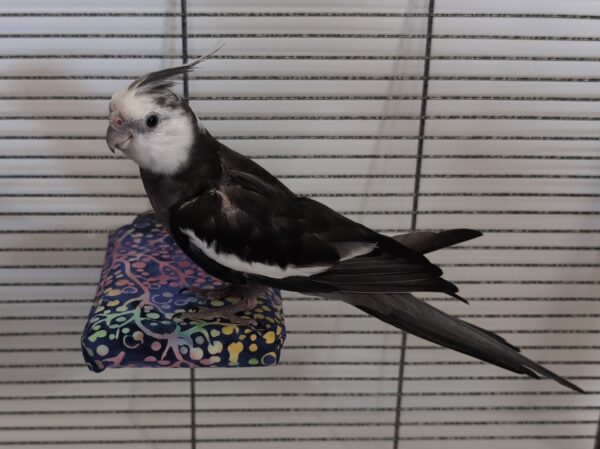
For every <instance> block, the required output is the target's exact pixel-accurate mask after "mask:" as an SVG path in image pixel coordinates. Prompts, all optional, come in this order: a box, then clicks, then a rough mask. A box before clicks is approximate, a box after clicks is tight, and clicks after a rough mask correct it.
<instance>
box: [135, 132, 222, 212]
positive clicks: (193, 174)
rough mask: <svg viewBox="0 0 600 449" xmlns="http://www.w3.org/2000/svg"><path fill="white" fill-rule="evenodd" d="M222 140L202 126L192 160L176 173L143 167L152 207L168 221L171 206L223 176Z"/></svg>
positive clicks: (142, 174)
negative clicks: (220, 149)
mask: <svg viewBox="0 0 600 449" xmlns="http://www.w3.org/2000/svg"><path fill="white" fill-rule="evenodd" d="M218 148H219V142H218V141H217V140H216V139H215V138H214V137H212V136H211V135H210V134H209V133H208V132H207V131H206V130H204V129H203V128H200V127H198V128H197V132H196V133H195V137H194V143H193V147H192V148H191V151H190V153H189V154H190V156H189V158H188V160H187V161H186V162H185V163H184V164H183V165H182V166H181V168H180V169H179V170H178V171H177V172H176V173H174V174H170V175H166V174H160V173H154V172H151V171H148V170H144V169H143V168H140V174H141V177H142V181H143V183H144V188H145V189H146V193H147V194H148V198H149V199H150V202H151V204H152V207H153V208H154V210H155V211H156V213H157V214H158V217H159V219H160V220H161V221H163V222H164V223H165V224H167V222H168V213H169V210H170V208H171V207H172V206H173V205H174V204H176V203H178V202H180V201H182V200H185V199H187V198H190V197H191V196H195V195H198V194H201V193H202V192H204V191H206V190H209V189H212V188H214V187H215V186H217V185H218V184H219V183H220V181H221V180H222V178H223V168H222V166H221V160H220V158H219V154H218Z"/></svg>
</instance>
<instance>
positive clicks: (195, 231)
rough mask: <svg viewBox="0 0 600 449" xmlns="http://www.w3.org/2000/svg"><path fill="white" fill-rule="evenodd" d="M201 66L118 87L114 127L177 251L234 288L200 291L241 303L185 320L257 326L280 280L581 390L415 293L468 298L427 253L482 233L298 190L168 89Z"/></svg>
mask: <svg viewBox="0 0 600 449" xmlns="http://www.w3.org/2000/svg"><path fill="white" fill-rule="evenodd" d="M198 62H199V61H196V62H194V63H191V64H188V65H183V66H180V67H174V68H170V69H165V70H160V71H157V72H153V73H149V74H147V75H144V76H142V77H141V78H139V79H137V80H135V81H134V82H133V83H132V84H131V85H130V86H129V87H127V88H126V89H124V90H122V91H120V92H117V93H116V94H114V95H113V97H112V99H111V101H110V108H109V111H110V117H109V120H110V125H109V127H108V130H107V134H106V141H107V143H108V146H109V148H110V149H111V150H112V151H113V152H114V151H115V150H119V151H121V152H122V153H123V154H124V155H125V156H126V157H128V158H129V159H132V160H133V161H134V162H136V163H137V164H138V165H139V167H140V173H141V177H142V181H143V183H144V187H145V189H146V192H147V194H148V197H149V199H150V202H151V204H152V206H153V208H154V209H155V211H156V213H157V216H158V217H159V219H160V220H161V221H162V222H163V223H164V225H165V226H166V227H167V228H168V229H169V230H170V233H171V235H172V236H173V238H174V240H175V241H176V242H177V244H178V245H179V246H180V247H181V249H182V250H183V251H184V252H185V253H186V254H187V255H188V256H189V257H190V258H191V259H192V260H193V261H194V262H195V263H197V264H198V265H199V266H200V267H201V268H203V269H204V270H205V271H207V272H208V273H210V274H211V275H213V276H215V277H217V278H219V279H221V280H223V281H224V282H225V283H226V286H225V287H222V288H218V289H214V290H210V291H204V292H196V293H199V294H203V295H204V296H207V295H208V296H209V297H211V298H215V297H219V296H220V297H225V296H230V295H234V296H239V297H240V298H241V300H240V302H238V303H236V304H234V305H230V306H223V307H221V308H219V309H216V312H215V309H211V310H208V309H204V310H203V309H201V310H199V311H196V312H186V313H185V314H184V318H185V319H190V320H199V319H204V320H208V319H212V318H216V317H223V318H226V319H228V320H230V321H233V322H236V323H242V324H243V323H246V324H249V323H248V319H247V318H244V317H240V316H238V315H237V313H239V312H240V311H244V310H250V309H252V308H253V307H254V306H255V305H256V299H257V297H259V296H260V295H261V294H262V293H263V292H264V290H265V289H266V287H269V286H270V287H277V288H282V289H284V290H291V291H296V292H301V293H310V294H311V295H317V296H321V297H324V298H335V299H340V300H342V301H345V302H347V303H349V304H352V305H353V306H356V307H357V308H359V309H361V310H362V311H364V312H366V313H368V314H370V315H373V316H375V317H377V318H379V319H380V320H382V321H385V322H386V323H389V324H391V325H392V326H394V327H397V328H399V329H403V330H405V331H407V332H410V333H412V334H414V335H417V336H419V337H421V338H424V339H426V340H429V341H432V342H435V343H438V344H440V345H443V346H446V347H449V348H452V349H455V350H456V351H460V352H462V353H465V354H468V355H471V356H473V357H476V358H478V359H481V360H484V361H486V362H489V363H492V364H495V365H498V366H501V367H503V368H506V369H507V370H510V371H513V372H515V373H521V374H526V375H528V376H531V377H536V378H537V377H538V376H539V375H542V376H545V377H549V378H552V379H554V380H556V381H557V382H559V383H561V384H562V385H564V386H566V387H568V388H571V389H572V390H575V391H582V390H581V389H580V388H579V387H577V386H576V385H574V384H572V383H571V382H569V381H567V380H566V379H564V378H562V377H560V376H558V375H557V374H555V373H553V372H552V371H550V370H548V369H546V368H544V367H543V366H541V365H539V364H537V363H535V362H533V361H532V360H529V359H528V358H527V357H525V356H523V355H521V354H520V353H519V350H518V349H517V348H516V347H514V346H512V345H510V344H509V343H507V342H506V341H505V340H504V339H503V338H502V337H500V336H498V335H496V334H494V333H492V332H489V331H486V330H484V329H482V328H480V327H477V326H475V325H472V324H469V323H467V322H465V321H461V320H459V319H457V318H454V317H452V316H450V315H448V314H446V313H444V312H442V311H440V310H438V309H436V308H434V307H432V306H431V305H429V304H427V303H426V302H424V301H422V300H420V299H418V298H416V297H414V296H413V295H411V294H410V292H421V291H426V292H443V293H447V294H448V295H450V296H453V297H455V298H458V299H462V298H460V296H458V293H457V292H458V289H457V287H456V286H455V285H454V284H452V283H450V282H448V281H446V280H444V279H443V278H442V277H441V276H442V271H441V270H440V268H438V267H437V266H436V265H434V264H432V263H431V262H429V260H427V258H426V257H425V256H424V255H423V254H425V253H428V252H431V251H435V250H438V249H441V248H444V247H447V246H451V245H453V244H456V243H459V242H463V241H465V240H469V239H472V238H474V237H478V236H479V235H481V234H480V233H479V232H477V231H472V230H468V229H454V230H450V231H445V232H439V233H433V232H413V233H410V234H405V235H401V236H397V237H395V238H391V237H387V236H384V235H382V234H379V233H377V232H375V231H373V230H371V229H369V228H367V227H365V226H363V225H361V224H358V223H356V222H353V221H352V220H350V219H348V218H346V217H343V216H342V215H340V214H338V213H336V212H335V211H333V210H332V209H330V208H329V207H327V206H325V205H323V204H321V203H319V202H317V201H314V200H312V199H310V198H306V197H301V196H297V195H295V194H294V193H293V192H292V191H290V190H289V189H288V188H287V187H286V186H285V185H283V184H282V183H281V182H280V181H279V180H277V178H275V177H274V176H273V175H271V174H270V173H269V172H267V171H266V170H265V169H263V168H262V167H260V166H259V165H257V164H256V163H254V162H253V161H251V160H250V159H248V158H246V157H244V156H243V155H241V154H239V153H236V152H235V151H233V150H231V149H229V148H228V147H227V146H225V145H224V144H222V143H220V142H219V141H217V140H216V139H215V138H214V137H212V136H211V135H210V134H209V132H208V131H207V130H206V129H205V128H204V127H203V126H202V124H201V123H200V122H199V120H198V118H197V117H196V115H195V114H194V112H193V111H192V109H190V107H189V106H188V104H187V102H186V101H185V100H184V99H183V98H181V97H179V96H177V95H176V94H175V93H174V92H173V91H172V90H171V87H172V86H173V85H174V84H175V83H176V81H177V80H178V79H179V78H180V77H181V76H182V75H184V74H186V73H188V72H190V71H191V70H193V67H194V66H195V65H196V64H197V63H198ZM244 320H245V321H244Z"/></svg>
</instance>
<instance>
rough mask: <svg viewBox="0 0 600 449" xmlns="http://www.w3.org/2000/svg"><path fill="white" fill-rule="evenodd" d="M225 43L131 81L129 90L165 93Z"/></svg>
mask: <svg viewBox="0 0 600 449" xmlns="http://www.w3.org/2000/svg"><path fill="white" fill-rule="evenodd" d="M223 45H225V44H224V43H223V44H220V45H218V46H217V47H215V48H214V49H213V50H211V51H209V52H208V53H205V54H204V55H202V56H200V58H199V59H197V60H196V61H194V62H191V63H189V64H185V65H180V66H177V67H171V68H168V69H163V70H158V71H156V72H151V73H147V74H146V75H143V76H141V77H140V78H138V79H136V80H135V81H134V82H133V83H131V84H130V85H129V87H128V88H127V90H128V91H130V92H134V93H136V94H137V93H145V94H152V93H164V91H165V90H167V89H169V88H171V87H173V86H174V85H175V84H176V83H177V82H178V81H179V80H181V79H182V77H183V76H184V75H185V74H187V73H190V72H192V71H193V70H194V68H195V66H196V65H198V64H200V63H201V62H202V61H205V60H207V59H208V58H210V57H211V56H212V55H214V54H215V53H216V52H218V51H219V50H220V49H221V48H222V47H223Z"/></svg>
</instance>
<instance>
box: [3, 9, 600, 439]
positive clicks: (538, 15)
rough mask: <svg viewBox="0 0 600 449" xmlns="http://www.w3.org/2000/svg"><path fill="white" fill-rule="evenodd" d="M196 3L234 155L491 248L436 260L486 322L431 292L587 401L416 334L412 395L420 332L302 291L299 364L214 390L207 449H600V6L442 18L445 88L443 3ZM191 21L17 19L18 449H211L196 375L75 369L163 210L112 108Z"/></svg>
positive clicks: (341, 199)
mask: <svg viewBox="0 0 600 449" xmlns="http://www.w3.org/2000/svg"><path fill="white" fill-rule="evenodd" d="M188 3H189V5H188V12H189V17H188V18H187V21H188V32H189V53H190V55H191V57H194V56H198V55H200V54H201V53H203V52H205V51H208V50H210V49H212V48H213V47H214V46H215V45H216V43H217V42H219V41H224V42H226V46H225V47H224V48H223V49H222V50H221V51H220V52H219V53H218V54H217V55H216V56H215V57H214V58H212V59H211V60H209V61H207V62H204V63H203V64H202V66H201V68H200V69H199V70H198V71H197V72H196V75H195V76H194V77H193V79H192V81H191V82H190V89H191V94H192V97H193V98H192V105H193V107H194V108H195V110H196V111H197V113H198V115H199V116H200V117H201V118H202V120H203V122H204V123H205V125H206V126H207V127H208V128H209V130H210V131H211V132H212V133H213V134H215V135H217V136H219V137H220V138H221V139H222V140H223V141H224V142H225V143H226V144H228V145H230V146H232V147H233V148H235V149H237V150H239V151H241V152H243V153H244V154H247V155H250V156H252V157H254V158H255V159H256V160H257V161H258V162H259V163H260V164H262V165H263V166H265V167H266V168H268V169H269V170H272V171H273V172H274V173H276V174H277V175H279V176H280V177H282V178H283V180H284V181H285V182H286V184H288V185H289V186H290V187H292V188H293V189H294V190H296V191H298V192H299V193H303V194H310V195H312V196H314V197H315V198H317V199H319V200H321V201H323V202H325V203H326V204H328V205H330V206H332V207H334V208H336V209H337V210H339V211H341V212H344V213H345V214H347V215H348V216H350V217H352V218H353V219H356V220H359V221H361V222H363V223H364V224H366V225H369V226H372V227H374V228H376V229H378V230H382V231H385V232H390V233H391V232H399V231H404V230H407V229H409V228H410V227H411V212H412V211H415V212H416V215H415V216H416V226H417V228H419V229H445V228H450V227H454V226H457V227H473V228H478V229H481V230H483V231H485V233H486V234H485V236H484V237H483V238H480V239H478V240H477V241H474V242H471V243H469V244H466V245H463V246H461V247H457V248H452V249H449V250H446V251H443V252H440V253H438V254H435V255H433V256H432V258H433V260H434V261H435V262H437V263H440V264H442V265H443V267H444V270H445V271H446V273H447V278H449V279H452V280H455V281H457V283H458V284H459V285H460V287H461V291H462V292H463V295H464V296H465V297H466V298H469V299H470V301H471V305H470V306H466V305H464V304H461V303H458V302H456V301H454V300H449V299H446V298H441V297H436V296H434V295H423V296H424V297H425V298H427V300H430V301H433V302H435V304H436V305H438V306H440V307H442V308H443V309H444V310H447V311H449V312H452V313H455V314H459V315H461V316H463V317H467V318H468V319H469V320H470V321H472V322H474V323H477V324H479V325H482V326H484V327H486V328H489V329H493V330H496V331H499V332H501V334H502V335H504V336H506V337H507V338H508V339H509V340H510V341H511V342H513V343H515V344H518V345H520V346H521V347H523V348H524V352H525V353H526V354H527V355H528V356H531V357H532V358H534V359H536V360H539V361H542V362H544V363H546V364H547V365H548V367H550V368H551V369H553V370H556V371H557V372H559V373H560V374H562V375H565V376H567V377H569V378H570V379H571V380H573V381H575V382H576V383H578V384H579V385H581V386H582V387H583V388H585V389H586V390H589V391H590V392H591V394H588V395H575V394H572V393H571V392H569V391H567V390H565V389H564V388H562V387H560V386H559V385H556V384H555V383H553V382H551V381H547V380H541V381H533V380H530V379H526V378H522V377H519V376H516V375H513V374H512V373H508V372H506V371H503V370H501V369H499V368H495V367H491V366H488V365H484V364H481V363H478V362H476V361H474V360H473V359H470V358H468V357H463V356H462V355H460V354H456V353H454V352H451V351H449V350H445V349H441V348H438V347H437V346H433V345H430V344H429V343H426V342H424V341H422V340H419V339H417V338H415V337H409V338H408V343H407V344H408V349H407V351H406V353H405V356H406V360H405V364H404V368H405V369H404V376H403V383H402V387H403V395H402V396H401V397H400V398H399V397H398V395H397V391H398V390H397V389H398V376H399V361H400V357H401V334H400V333H399V332H396V331H395V330H394V329H392V328H390V327H389V326H387V325H385V324H383V323H380V322H378V321H377V320H375V319H372V318H369V317H366V316H365V315H363V314H362V313H361V312H360V311H358V310H355V309H353V308H351V307H349V306H346V305H344V304H338V303H334V302H325V301H315V300H314V299H312V298H298V297H297V296H295V295H293V294H289V295H287V298H286V301H285V311H286V315H287V323H288V329H289V339H288V341H287V346H286V349H285V353H284V357H283V363H282V364H281V366H278V367H275V368H268V369H232V370H209V369H201V370H196V373H195V377H196V383H195V387H196V398H195V403H194V407H195V409H196V423H197V429H196V436H197V443H196V444H197V447H228V448H229V447H231V448H236V447H240V448H241V447H244V448H253V447H263V446H265V447H285V448H304V447H306V445H307V444H312V445H313V446H314V447H318V448H336V449H337V448H364V447H369V448H374V449H378V448H392V447H396V445H397V444H398V443H399V447H401V448H405V449H412V448H415V449H416V448H427V449H434V448H454V447H460V448H467V449H468V448H481V447H486V448H511V447H514V446H515V445H517V446H519V447H525V446H526V447H528V448H532V449H535V448H567V447H568V448H591V447H592V446H593V437H594V435H595V432H596V423H597V419H598V406H599V405H600V395H599V394H600V388H599V383H598V382H599V378H600V372H599V365H598V364H599V363H600V354H599V349H600V345H599V344H598V333H599V331H600V326H598V322H599V321H598V317H599V315H600V302H599V299H600V298H599V296H598V290H599V286H598V284H599V276H598V267H599V265H600V256H599V254H600V253H599V252H598V249H600V239H599V237H598V230H599V229H600V217H599V211H600V203H599V202H598V197H599V193H600V183H599V176H598V173H599V169H600V153H599V150H598V136H599V132H598V120H600V115H599V113H598V105H599V102H600V76H599V75H598V74H599V73H600V47H599V45H600V43H599V40H600V34H599V31H598V30H599V28H598V25H599V19H600V3H599V2H597V1H591V0H587V1H586V0H568V1H566V0H520V1H515V0H505V1H503V2H484V1H475V0H438V1H437V2H436V3H435V11H434V12H435V15H434V19H433V23H432V26H433V29H432V31H433V38H432V39H430V42H431V48H430V55H431V60H430V66H429V68H428V69H427V68H426V67H425V59H426V58H425V55H426V54H427V48H426V47H427V42H428V39H427V30H428V17H427V16H428V13H427V12H428V10H429V6H430V4H429V2H428V1H426V0H394V1H392V0H375V1H369V2H367V1H359V0H346V1H342V0H324V1H312V0H310V1H306V0H302V1H300V0H284V1H281V0H278V1H271V0H261V1H254V2H244V1H239V0H221V1H216V0H202V1H200V0H198V1H189V2H188ZM179 12H180V4H179V2H178V1H159V0H151V1H141V0H129V1H116V0H106V1H104V2H101V3H100V2H81V1H75V0H58V1H54V2H47V1H42V0H22V1H20V2H2V4H1V8H0V159H1V162H0V215H1V216H2V217H1V219H0V353H1V354H2V355H1V357H0V446H1V447H11V446H19V447H26V448H29V447H40V446H44V447H50V448H55V447H56V448H58V447H65V446H67V447H69V446H79V447H82V446H85V447H88V448H95V447H140V448H179V447H192V446H193V443H192V442H191V441H190V438H191V437H190V435H191V431H190V422H191V421H190V416H191V408H192V403H191V400H190V372H189V370H183V369H182V370H168V369H163V370H159V369H156V370H149V369H146V370H143V369H138V370H131V369H123V370H112V371H111V370H109V371H106V372H104V373H102V374H92V373H90V372H88V371H87V369H86V368H85V367H84V366H82V365H83V361H82V357H81V355H80V352H79V351H80V350H79V334H80V332H81V330H82V328H83V325H84V321H85V317H86V316H87V313H88V310H89V308H90V300H91V298H92V297H93V295H94V291H95V283H96V282H97V279H98V275H99V266H100V263H101V262H102V258H103V251H104V246H105V242H106V233H107V231H108V230H110V229H112V228H115V227H116V226H119V225H121V224H124V223H127V222H129V221H130V220H131V219H132V218H133V216H134V215H135V214H137V213H139V212H142V211H144V210H146V209H148V207H149V205H148V202H147V200H146V199H145V195H144V192H143V188H142V185H141V182H140V181H139V179H138V175H137V170H136V167H135V166H134V164H133V163H131V162H129V161H124V160H122V159H121V158H119V157H113V155H112V154H111V153H110V152H109V151H108V149H107V147H106V144H105V142H104V140H103V136H104V132H105V129H106V113H107V101H108V99H109V97H110V95H111V94H112V93H113V92H114V91H116V90H118V89H121V88H123V87H124V86H126V85H127V84H128V83H129V82H130V80H131V79H133V78H135V77H136V76H138V75H140V74H142V73H145V72H148V71H151V70H156V69H159V68H164V67H168V66H171V65H175V64H178V63H179V62H180V61H181V27H180V23H181V16H180V14H179ZM92 13H93V14H92ZM427 70H429V76H425V77H424V75H427ZM425 84H426V86H427V89H428V90H424V85H425ZM423 93H426V95H425V97H423ZM423 108H424V109H423ZM421 111H424V112H425V116H422V115H421ZM420 141H421V142H422V146H421V151H422V158H421V159H420V161H421V163H422V164H421V165H420V166H419V164H418V163H417V162H418V161H419V158H418V157H417V155H418V154H419V142H420ZM416 174H418V175H420V176H417V177H418V178H419V179H420V185H419V189H418V193H419V195H418V203H417V204H414V203H413V194H414V192H415V175H416ZM415 206H416V207H415ZM400 406H401V409H399V407H400ZM398 410H401V413H400V414H399V413H398ZM398 415H400V416H399V418H400V420H399V421H398ZM398 423H400V425H399V426H398ZM398 437H399V439H398ZM482 440H483V441H482ZM515 440H517V441H515ZM217 442H221V443H222V444H216V443H217ZM309 442H310V443H309Z"/></svg>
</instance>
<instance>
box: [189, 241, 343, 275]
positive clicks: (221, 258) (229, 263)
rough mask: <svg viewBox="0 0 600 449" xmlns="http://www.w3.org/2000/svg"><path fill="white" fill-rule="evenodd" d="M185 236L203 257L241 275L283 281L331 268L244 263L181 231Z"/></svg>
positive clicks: (232, 255) (233, 255) (234, 256)
mask: <svg viewBox="0 0 600 449" xmlns="http://www.w3.org/2000/svg"><path fill="white" fill-rule="evenodd" d="M181 232H183V233H184V234H185V235H187V236H188V237H189V239H190V243H191V244H192V245H193V246H195V247H196V248H198V249H199V250H200V251H202V253H204V255H205V256H207V257H209V258H211V259H212V260H214V261H215V262H217V263H219V264H221V265H223V266H224V267H227V268H229V269H231V270H235V271H240V272H242V273H249V274H257V275H259V276H266V277H269V278H273V279H283V278H287V277H290V276H312V275H313V274H317V273H323V272H324V271H327V270H329V269H330V268H331V266H326V267H323V266H321V267H314V266H313V267H298V266H296V265H288V266H287V267H285V268H281V267H280V266H279V265H267V264H264V263H260V262H246V261H244V260H242V259H240V258H239V257H237V256H236V255H235V254H227V253H217V251H215V248H214V247H215V245H214V244H211V245H208V244H207V243H206V242H205V241H204V240H202V239H200V238H198V236H197V235H196V234H195V233H194V231H193V230H191V229H181Z"/></svg>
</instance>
